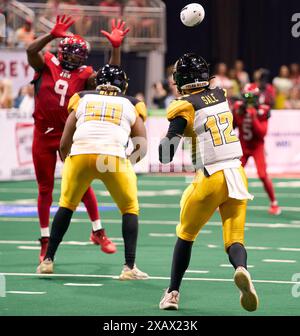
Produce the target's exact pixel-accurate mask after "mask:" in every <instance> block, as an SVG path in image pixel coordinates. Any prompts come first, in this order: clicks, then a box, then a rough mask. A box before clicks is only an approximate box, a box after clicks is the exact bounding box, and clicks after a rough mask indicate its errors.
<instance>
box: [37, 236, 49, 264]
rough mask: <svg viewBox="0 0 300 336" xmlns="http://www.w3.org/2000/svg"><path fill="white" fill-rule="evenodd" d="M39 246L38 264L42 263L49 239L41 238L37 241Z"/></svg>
mask: <svg viewBox="0 0 300 336" xmlns="http://www.w3.org/2000/svg"><path fill="white" fill-rule="evenodd" d="M39 241H40V244H41V252H40V263H41V262H42V261H44V258H45V256H46V252H47V248H48V244H49V237H42V238H40V239H39Z"/></svg>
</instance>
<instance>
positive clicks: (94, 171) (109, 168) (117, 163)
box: [59, 154, 139, 215]
mask: <svg viewBox="0 0 300 336" xmlns="http://www.w3.org/2000/svg"><path fill="white" fill-rule="evenodd" d="M95 179H99V180H101V181H102V182H103V183H104V185H105V186H106V188H107V190H108V191H109V193H110V195H111V196H112V198H113V199H114V201H115V202H116V204H117V206H118V208H119V209H120V211H121V213H122V214H136V215H138V213H139V204H138V198H137V178H136V175H135V172H134V170H133V168H132V166H131V163H130V161H129V160H127V159H123V158H119V157H116V156H111V155H98V154H81V155H74V156H71V157H68V158H67V159H66V161H65V164H64V168H63V176H62V184H61V197H60V201H59V206H61V207H64V208H68V209H70V210H72V211H75V210H76V208H77V206H78V204H79V202H80V201H81V199H82V197H83V195H84V194H85V192H86V190H87V189H88V187H89V186H90V184H91V183H92V181H93V180H95Z"/></svg>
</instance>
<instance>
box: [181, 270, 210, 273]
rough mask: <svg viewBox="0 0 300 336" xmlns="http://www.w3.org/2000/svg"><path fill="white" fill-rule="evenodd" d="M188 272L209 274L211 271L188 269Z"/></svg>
mask: <svg viewBox="0 0 300 336" xmlns="http://www.w3.org/2000/svg"><path fill="white" fill-rule="evenodd" d="M186 273H192V274H207V273H209V271H201V270H199V271H198V270H187V271H186Z"/></svg>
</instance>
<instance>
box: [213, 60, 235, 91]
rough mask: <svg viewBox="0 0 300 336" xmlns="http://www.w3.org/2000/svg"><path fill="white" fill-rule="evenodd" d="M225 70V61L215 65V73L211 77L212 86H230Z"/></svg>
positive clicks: (225, 87) (228, 87)
mask: <svg viewBox="0 0 300 336" xmlns="http://www.w3.org/2000/svg"><path fill="white" fill-rule="evenodd" d="M227 71H228V70H227V65H226V64H225V63H218V64H217V65H216V71H215V73H216V74H215V78H214V79H213V86H218V87H221V88H223V89H226V90H228V89H231V88H232V82H231V80H230V79H229V78H228V76H227Z"/></svg>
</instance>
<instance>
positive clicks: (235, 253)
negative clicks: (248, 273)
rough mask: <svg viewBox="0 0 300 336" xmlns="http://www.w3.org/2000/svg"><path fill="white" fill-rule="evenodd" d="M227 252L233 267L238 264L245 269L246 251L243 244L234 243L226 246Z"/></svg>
mask: <svg viewBox="0 0 300 336" xmlns="http://www.w3.org/2000/svg"><path fill="white" fill-rule="evenodd" d="M227 253H228V256H229V260H230V262H231V264H232V266H233V267H234V268H235V269H237V268H238V267H239V266H242V267H244V268H246V269H247V251H246V249H245V247H244V246H243V245H241V244H239V243H235V244H233V245H231V246H230V247H229V248H228V250H227Z"/></svg>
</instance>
